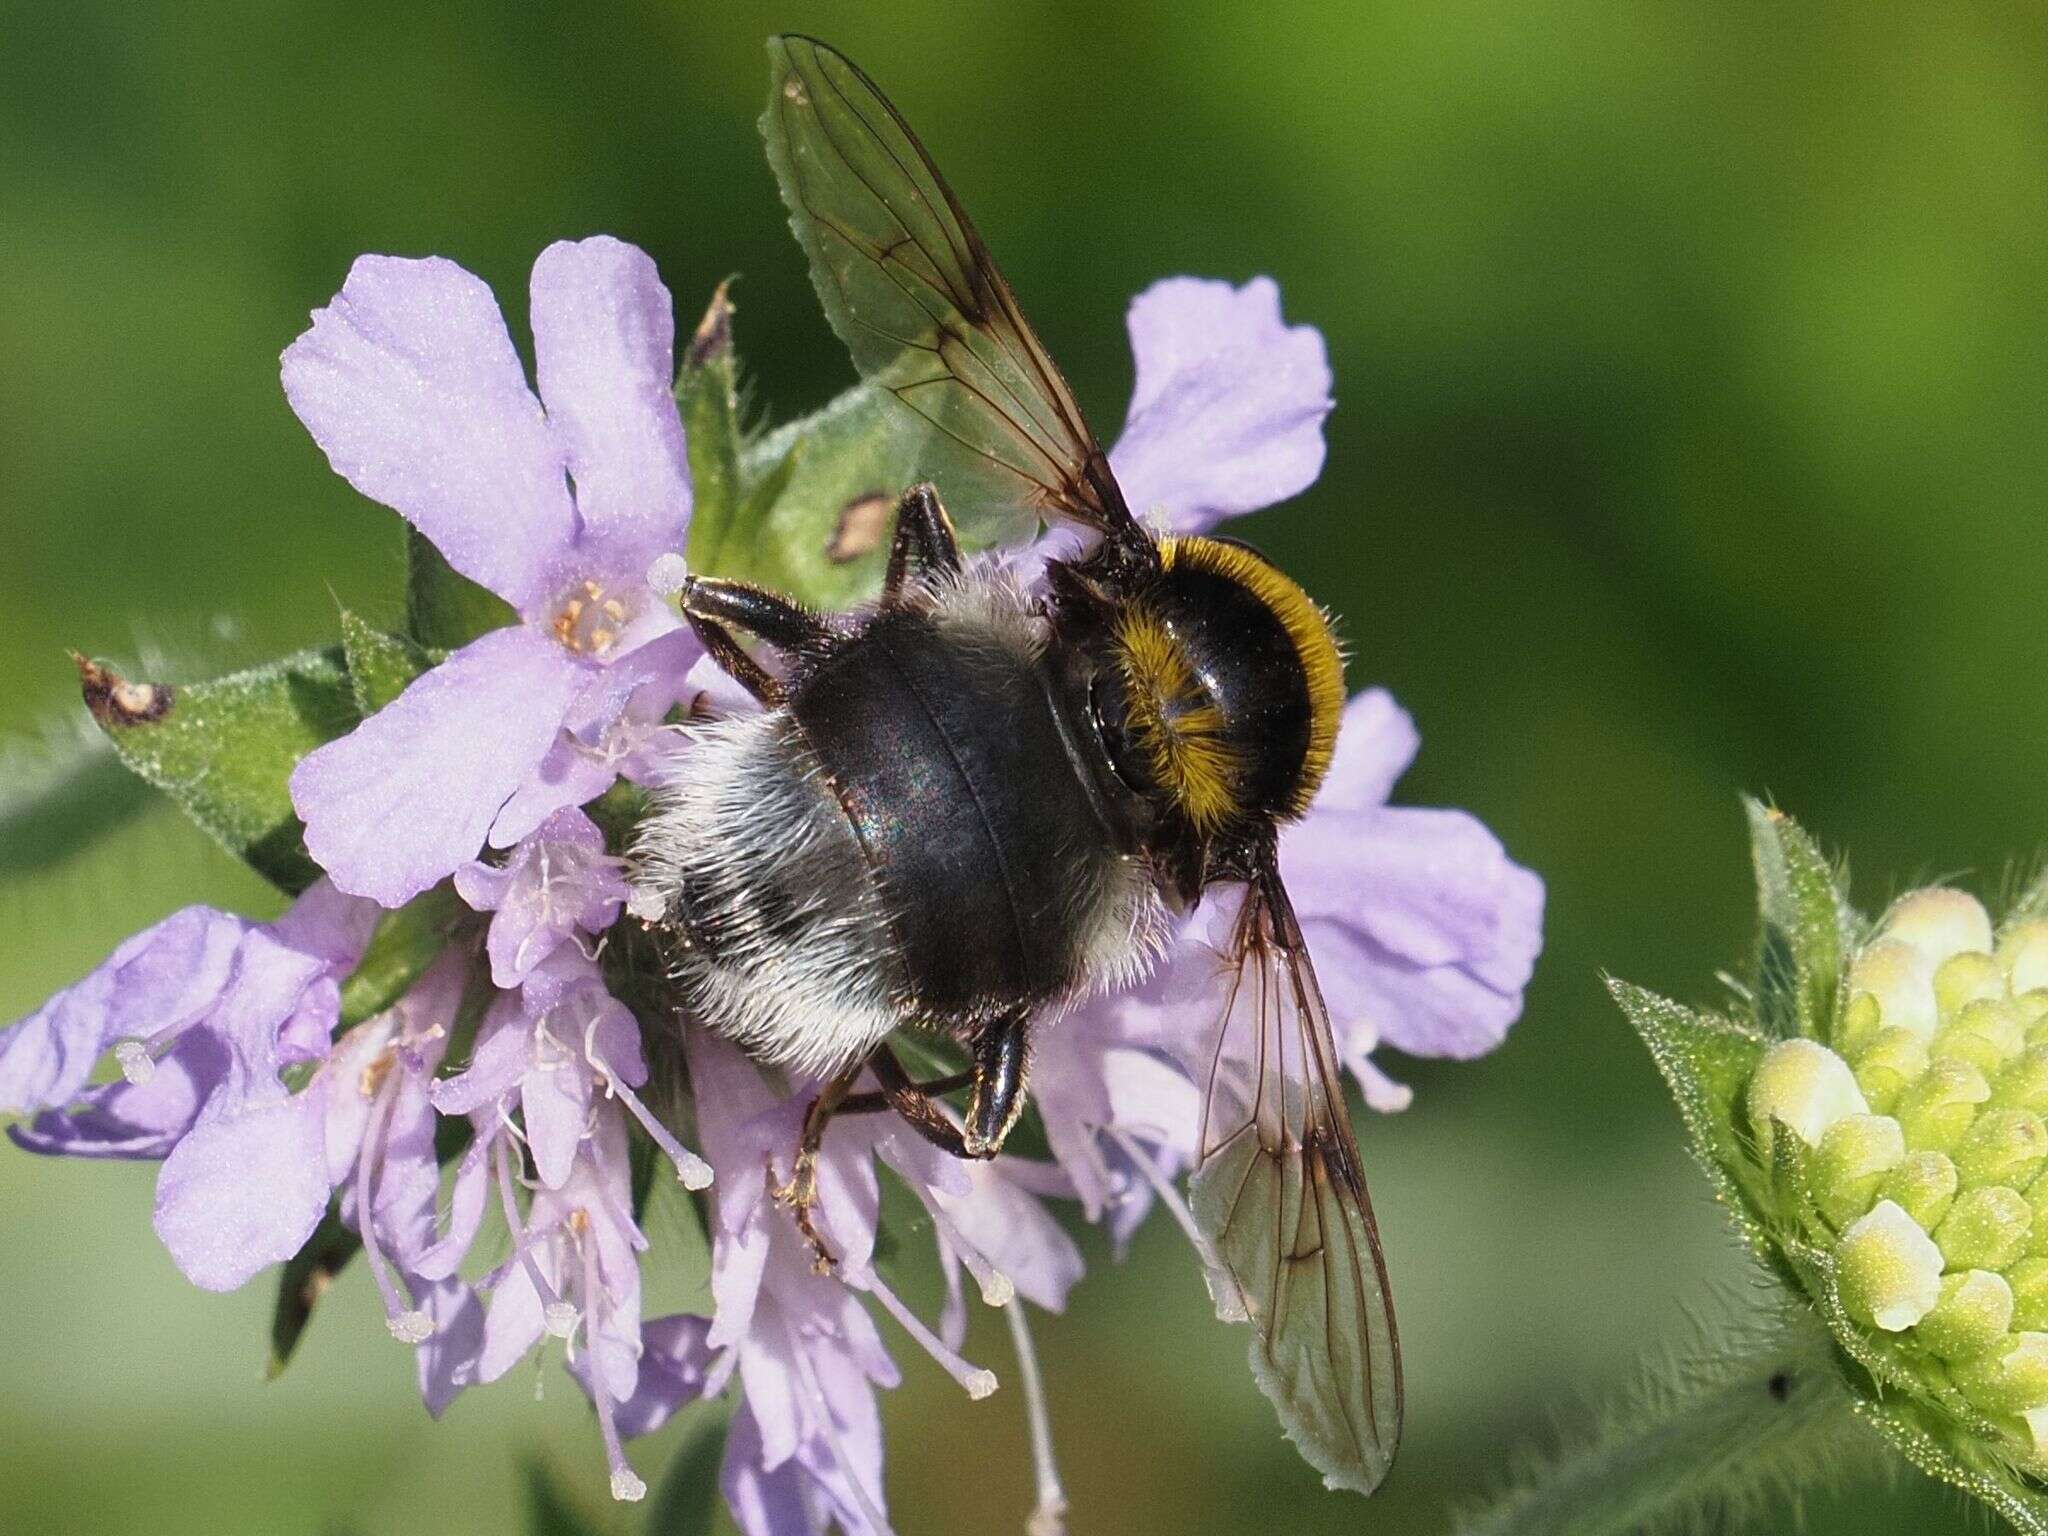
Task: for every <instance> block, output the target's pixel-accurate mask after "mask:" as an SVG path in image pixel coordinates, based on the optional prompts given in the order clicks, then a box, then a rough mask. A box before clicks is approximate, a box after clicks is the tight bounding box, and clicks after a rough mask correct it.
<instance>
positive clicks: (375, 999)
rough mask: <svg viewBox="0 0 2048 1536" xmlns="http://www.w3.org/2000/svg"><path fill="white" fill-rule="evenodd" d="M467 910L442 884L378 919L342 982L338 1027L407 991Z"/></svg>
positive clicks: (345, 1026) (380, 1009)
mask: <svg viewBox="0 0 2048 1536" xmlns="http://www.w3.org/2000/svg"><path fill="white" fill-rule="evenodd" d="M468 911H469V908H468V907H466V906H464V905H463V904H462V901H461V899H460V898H458V897H457V896H456V894H455V890H454V888H453V887H452V886H450V885H448V884H447V883H446V882H443V883H442V884H440V885H437V886H435V887H434V888H433V889H432V890H430V891H426V892H424V893H422V894H421V895H419V896H416V897H414V898H413V899H412V900H411V901H409V902H407V903H406V904H405V905H404V906H402V907H399V908H396V909H395V910H393V911H390V912H386V913H385V914H384V915H383V917H381V918H380V919H378V922H377V929H376V931H375V932H374V933H372V934H371V935H370V943H369V947H368V948H367V949H365V950H364V951H363V958H362V960H361V961H360V962H359V963H358V964H357V966H356V968H355V970H353V971H352V972H350V973H349V977H348V980H346V981H344V982H343V983H342V984H341V1027H342V1028H343V1029H353V1028H354V1027H355V1026H356V1025H358V1024H360V1023H362V1022H363V1020H365V1019H368V1018H374V1017H375V1016H376V1015H377V1014H380V1013H382V1012H383V1011H384V1010H385V1009H387V1008H389V1007H390V1006H391V1005H392V1004H394V1003H396V1002H397V1001H398V1000H399V999H400V998H401V997H403V996H405V994H406V993H407V992H409V991H411V990H412V984H413V983H414V982H416V981H418V980H419V979H420V977H422V976H423V975H425V974H426V970H427V967H428V966H430V965H432V964H433V963H434V961H435V959H436V958H437V957H438V956H439V955H440V953H441V951H442V950H443V949H445V948H447V947H448V940H449V938H450V936H451V935H452V934H453V933H454V931H455V925H456V924H457V923H458V922H460V921H461V920H462V918H463V916H464V915H465V914H466V913H467V912H468Z"/></svg>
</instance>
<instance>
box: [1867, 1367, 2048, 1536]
mask: <svg viewBox="0 0 2048 1536" xmlns="http://www.w3.org/2000/svg"><path fill="white" fill-rule="evenodd" d="M1854 1406H1855V1410H1856V1414H1857V1416H1858V1417H1859V1418H1861V1419H1862V1420H1863V1421H1864V1423H1866V1424H1868V1425H1869V1426H1870V1427H1871V1428H1872V1429H1874V1430H1876V1431H1877V1432H1878V1433H1879V1434H1881V1435H1883V1436H1884V1438H1885V1439H1887V1440H1889V1441H1890V1442H1891V1443H1892V1445H1893V1446H1895V1447H1896V1448H1897V1449H1898V1450H1899V1452H1900V1454H1902V1455H1903V1456H1904V1457H1905V1458H1906V1459H1907V1460H1908V1461H1910V1462H1912V1463H1913V1465H1914V1466H1916V1467H1918V1468H1919V1469H1920V1470H1921V1471H1922V1472H1925V1473H1926V1474H1927V1475H1928V1476H1929V1477H1935V1478H1939V1479H1940V1480H1941V1481H1942V1482H1944V1483H1947V1484H1948V1485H1949V1486H1951V1487H1953V1488H1959V1489H1961V1490H1962V1491H1963V1492H1964V1493H1967V1494H1969V1495H1970V1496H1971V1497H1972V1498H1975V1499H1981V1500H1982V1501H1983V1502H1984V1503H1986V1504H1988V1505H1990V1506H1991V1508H1993V1509H1994V1510H1996V1511H1997V1512H1998V1513H1999V1514H2001V1515H2003V1516H2004V1517H2005V1518H2006V1519H2007V1520H2008V1521H2010V1522H2011V1523H2012V1527H2013V1529H2014V1530H2016V1531H2019V1532H2020V1533H2021V1536H2048V1498H2044V1497H2043V1496H2042V1494H2041V1493H2040V1491H2039V1490H2038V1489H2036V1488H2035V1487H2034V1486H2033V1485H2032V1484H2031V1483H2029V1482H2028V1481H2027V1480H2026V1478H2025V1477H2024V1476H2023V1475H2022V1474H2021V1473H2020V1472H2019V1470H2018V1469H2017V1468H2016V1467H2013V1466H2012V1465H2010V1464H2008V1463H2006V1462H2004V1461H2001V1460H1999V1459H1997V1458H1996V1457H1994V1456H1991V1455H1989V1454H1987V1453H1986V1452H1985V1451H1984V1449H1983V1448H1982V1447H1980V1446H1976V1445H1973V1444H1971V1443H1970V1442H1968V1441H1966V1440H1964V1439H1962V1438H1961V1437H1959V1436H1957V1435H1956V1434H1954V1432H1953V1430H1952V1429H1951V1428H1950V1427H1949V1426H1947V1425H1945V1424H1943V1423H1942V1421H1941V1420H1940V1419H1939V1418H1938V1417H1937V1416H1936V1413H1935V1411H1934V1410H1933V1409H1932V1408H1930V1407H1928V1406H1927V1405H1925V1404H1922V1403H1919V1402H1916V1401H1914V1400H1913V1399H1912V1398H1911V1397H1909V1396H1906V1395H1904V1394H1896V1395H1893V1396H1890V1397H1885V1398H1881V1399H1880V1398H1864V1397H1859V1398H1857V1399H1856V1400H1855V1404H1854Z"/></svg>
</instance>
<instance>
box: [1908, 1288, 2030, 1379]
mask: <svg viewBox="0 0 2048 1536" xmlns="http://www.w3.org/2000/svg"><path fill="white" fill-rule="evenodd" d="M2012 1315H2013V1292H2012V1287H2011V1286H2010V1285H2008V1284H2006V1282H2005V1278H2004V1277H2003V1276H2002V1275H1994V1274H1992V1273H1991V1271H1989V1270H1988V1269H1972V1270H1966V1271H1965V1272H1963V1273H1962V1274H1950V1275H1944V1276H1942V1280H1941V1300H1940V1301H1938V1302H1936V1303H1935V1304H1934V1310H1933V1311H1932V1312H1930V1313H1928V1314H1927V1315H1926V1316H1925V1317H1923V1318H1921V1319H1920V1326H1919V1328H1918V1329H1917V1332H1918V1335H1919V1337H1920V1340H1921V1342H1923V1343H1924V1344H1926V1345H1927V1347H1928V1348H1929V1349H1931V1350H1933V1351H1934V1352H1935V1353H1936V1354H1937V1355H1940V1356H1941V1357H1942V1358H1943V1359H1944V1360H1962V1359H1967V1358H1968V1357H1970V1356H1972V1355H1981V1354H1982V1353H1984V1351H1985V1350H1987V1349H1990V1348H1991V1347H1992V1346H1993V1345H1994V1344H1996V1343H1997V1342H1998V1341H1999V1340H2000V1339H2002V1338H2004V1337H2005V1332H2006V1330H2007V1329H2008V1328H2010V1327H2011V1326H2012Z"/></svg>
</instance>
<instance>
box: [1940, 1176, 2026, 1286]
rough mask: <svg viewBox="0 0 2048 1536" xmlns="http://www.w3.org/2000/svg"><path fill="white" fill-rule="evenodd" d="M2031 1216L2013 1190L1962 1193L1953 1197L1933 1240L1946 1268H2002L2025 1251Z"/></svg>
mask: <svg viewBox="0 0 2048 1536" xmlns="http://www.w3.org/2000/svg"><path fill="white" fill-rule="evenodd" d="M2033 1224H2034V1213H2033V1211H2032V1209H2031V1208H2030V1207H2029V1206H2028V1205H2027V1202H2026V1199H2025V1198H2024V1197H2023V1196H2021V1195H2020V1194H2019V1193H2018V1192H2017V1191H2016V1190H2010V1189H2006V1188H2004V1187H2003V1186H1994V1187H1992V1188H1989V1189H1970V1190H1965V1191H1964V1192H1963V1193H1962V1194H1960V1195H1958V1196H1957V1197H1956V1203H1955V1204H1954V1205H1953V1206H1951V1207H1950V1208H1949V1213H1948V1215H1947V1216H1945V1217H1943V1218H1942V1222H1941V1225H1940V1226H1939V1227H1937V1228H1935V1231H1934V1241H1935V1243H1936V1245H1937V1246H1939V1247H1940V1249H1941V1256H1942V1258H1943V1259H1945V1260H1946V1261H1947V1265H1948V1267H1949V1268H1950V1269H2003V1268H2005V1266H2006V1265H2008V1264H2010V1263H2011V1262H2012V1261H2013V1260H2014V1259H2016V1258H2018V1257H2019V1256H2020V1255H2021V1254H2022V1253H2023V1252H2025V1251H2026V1246H2027V1235H2028V1233H2029V1232H2030V1231H2031V1230H2032V1228H2033Z"/></svg>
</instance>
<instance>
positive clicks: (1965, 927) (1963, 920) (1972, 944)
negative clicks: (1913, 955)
mask: <svg viewBox="0 0 2048 1536" xmlns="http://www.w3.org/2000/svg"><path fill="white" fill-rule="evenodd" d="M1884 931H1885V936H1886V937H1887V938H1891V939H1896V940H1898V941H1900V942H1902V943H1905V944H1910V945H1911V946H1912V947H1913V948H1915V949H1917V950H1918V951H1919V952H1920V953H1921V954H1922V955H1923V956H1924V957H1926V959H1927V961H1928V962H1929V963H1930V964H1931V965H1934V966H1939V965H1940V964H1941V963H1942V962H1943V961H1944V960H1947V959H1948V958H1949V957H1950V956H1951V955H1958V954H1961V953H1963V952H1964V951H1966V950H1983V951H1987V952H1988V951H1989V950H1990V948H1991V917H1990V914H1989V913H1987V912H1986V911H1985V910H1984V904H1983V903H1982V902H1980V901H1979V900H1977V898H1976V897H1974V896H1972V895H1970V894H1969V892H1967V891H1955V890H1950V889H1948V888H1947V887H1946V886H1932V887H1930V888H1929V889H1927V890H1924V891H1915V892H1913V893H1912V894H1911V895H1910V896H1903V897H1901V898H1900V899H1899V900H1898V901H1897V902H1895V903H1893V905H1892V909H1891V911H1889V912H1887V913H1886V914H1885V918H1884Z"/></svg>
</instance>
